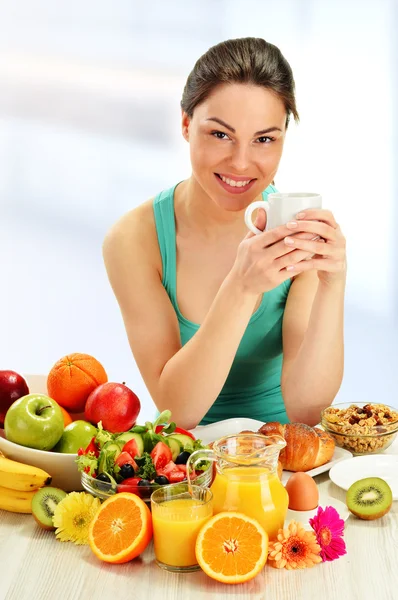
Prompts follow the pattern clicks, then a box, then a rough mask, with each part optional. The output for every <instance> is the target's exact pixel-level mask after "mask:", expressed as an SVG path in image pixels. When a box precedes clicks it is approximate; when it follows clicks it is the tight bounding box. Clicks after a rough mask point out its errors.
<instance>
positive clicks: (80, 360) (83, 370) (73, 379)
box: [47, 352, 108, 412]
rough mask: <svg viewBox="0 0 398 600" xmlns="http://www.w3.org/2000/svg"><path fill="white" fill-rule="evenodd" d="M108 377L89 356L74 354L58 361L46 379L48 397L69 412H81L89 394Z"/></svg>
mask: <svg viewBox="0 0 398 600" xmlns="http://www.w3.org/2000/svg"><path fill="white" fill-rule="evenodd" d="M107 381H108V376H107V374H106V372H105V369H104V367H103V366H102V365H101V363H100V362H99V361H98V360H97V359H96V358H94V357H93V356H90V355H89V354H81V353H80V352H74V353H73V354H68V355H67V356H64V357H63V358H61V359H60V360H58V361H57V362H56V363H55V365H54V366H53V368H52V369H51V371H50V372H49V374H48V377H47V390H48V395H49V396H50V397H51V398H53V400H55V401H56V402H58V404H59V405H60V406H63V408H66V409H67V410H68V411H70V412H82V411H83V410H84V406H85V404H86V400H87V398H88V396H89V395H90V394H91V392H92V391H93V390H94V389H95V388H96V387H97V386H99V385H101V384H102V383H106V382H107Z"/></svg>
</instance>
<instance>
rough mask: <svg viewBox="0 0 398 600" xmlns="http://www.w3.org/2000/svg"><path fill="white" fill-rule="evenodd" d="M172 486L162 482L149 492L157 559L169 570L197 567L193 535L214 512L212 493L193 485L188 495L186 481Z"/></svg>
mask: <svg viewBox="0 0 398 600" xmlns="http://www.w3.org/2000/svg"><path fill="white" fill-rule="evenodd" d="M173 487H174V486H164V487H163V488H160V489H159V490H157V491H156V492H154V493H153V494H152V496H151V507H152V523H153V540H154V550H155V556H156V562H157V564H158V565H159V566H160V567H162V568H164V569H166V570H169V571H179V572H182V571H193V570H198V569H199V566H198V564H197V560H196V556H195V544H196V538H197V536H198V533H199V530H200V528H201V527H202V525H204V523H206V521H208V520H209V519H210V517H211V516H212V515H213V507H212V493H211V492H210V490H209V489H208V488H199V487H197V486H192V495H191V494H190V493H189V492H188V486H187V485H186V484H181V485H180V486H176V489H174V490H173ZM181 488H183V489H184V491H182V489H181Z"/></svg>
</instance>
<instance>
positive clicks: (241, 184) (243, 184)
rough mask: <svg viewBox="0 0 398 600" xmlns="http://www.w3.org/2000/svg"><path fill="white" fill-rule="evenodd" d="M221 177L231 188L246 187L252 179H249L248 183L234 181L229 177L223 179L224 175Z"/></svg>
mask: <svg viewBox="0 0 398 600" xmlns="http://www.w3.org/2000/svg"><path fill="white" fill-rule="evenodd" d="M219 177H220V179H222V180H223V181H224V182H225V183H227V184H228V185H230V186H231V187H244V186H245V185H249V183H250V182H251V179H248V180H247V181H234V180H233V179H228V177H223V176H222V175H219Z"/></svg>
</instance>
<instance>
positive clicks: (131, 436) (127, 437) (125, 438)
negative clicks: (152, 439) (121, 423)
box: [115, 431, 144, 456]
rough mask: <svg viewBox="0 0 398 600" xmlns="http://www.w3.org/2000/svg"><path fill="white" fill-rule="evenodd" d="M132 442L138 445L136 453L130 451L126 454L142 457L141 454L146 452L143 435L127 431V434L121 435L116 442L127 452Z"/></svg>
mask: <svg viewBox="0 0 398 600" xmlns="http://www.w3.org/2000/svg"><path fill="white" fill-rule="evenodd" d="M131 440H134V441H135V443H136V450H135V453H134V454H133V452H131V451H130V450H126V452H129V453H130V454H131V456H137V455H138V456H141V454H142V453H143V452H144V440H143V439H142V435H140V434H139V433H134V432H132V431H126V433H122V434H121V435H119V436H118V437H117V438H116V440H115V441H116V443H117V444H119V445H120V447H121V448H122V450H125V448H126V446H127V444H128V442H130V441H131Z"/></svg>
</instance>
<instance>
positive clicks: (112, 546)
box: [88, 492, 152, 564]
mask: <svg viewBox="0 0 398 600" xmlns="http://www.w3.org/2000/svg"><path fill="white" fill-rule="evenodd" d="M151 539H152V516H151V512H150V510H149V508H148V507H147V505H146V504H145V502H144V501H143V500H141V498H139V497H138V496H136V495H135V494H131V493H130V492H121V493H120V494H115V495H114V496H112V497H111V498H108V499H107V500H105V502H104V503H103V504H102V505H101V508H100V509H99V511H98V512H97V514H96V515H95V517H94V519H93V521H92V522H91V524H90V529H89V534H88V540H89V544H90V547H91V550H92V551H93V552H94V554H95V555H96V556H97V557H98V558H100V559H101V560H104V561H105V562H109V563H118V564H119V563H125V562H128V561H129V560H132V559H133V558H135V557H136V556H138V555H139V554H141V552H143V551H144V550H145V548H146V547H147V546H148V544H149V542H150V541H151Z"/></svg>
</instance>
